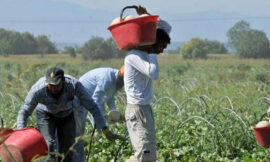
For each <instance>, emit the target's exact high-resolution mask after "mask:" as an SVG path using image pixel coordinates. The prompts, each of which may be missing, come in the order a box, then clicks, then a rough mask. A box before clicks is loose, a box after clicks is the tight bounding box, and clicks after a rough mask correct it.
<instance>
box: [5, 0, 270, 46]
mask: <svg viewBox="0 0 270 162" xmlns="http://www.w3.org/2000/svg"><path fill="white" fill-rule="evenodd" d="M138 4H140V5H142V6H145V7H146V8H147V10H148V11H149V13H152V14H156V15H159V16H160V17H161V18H163V19H165V20H167V21H168V22H169V23H170V24H171V25H172V27H173V28H172V32H171V38H172V41H173V42H185V41H188V40H190V39H191V38H193V37H199V38H206V39H210V40H219V41H222V42H226V41H227V36H226V32H227V31H228V30H229V29H230V28H231V27H232V26H233V25H234V24H235V23H237V22H238V21H240V20H245V21H248V22H249V23H250V25H251V28H253V29H258V30H262V31H264V32H265V33H266V34H267V36H268V38H270V0H185V1H184V0H0V28H5V29H8V30H15V31H19V32H30V33H33V34H34V35H40V34H44V35H47V36H49V38H50V39H51V40H53V41H54V42H67V43H77V44H82V43H84V42H86V41H87V40H89V39H90V38H91V37H93V36H100V37H103V38H108V37H110V36H111V34H110V32H109V31H108V30H107V26H108V25H109V24H110V23H111V21H112V20H113V19H114V18H115V17H117V16H119V13H120V11H121V10H122V8H123V7H125V6H127V5H138ZM128 12H133V14H134V15H135V16H136V13H135V11H132V10H129V11H127V12H126V11H125V13H124V15H128V14H129V13H128ZM131 14H132V13H131Z"/></svg>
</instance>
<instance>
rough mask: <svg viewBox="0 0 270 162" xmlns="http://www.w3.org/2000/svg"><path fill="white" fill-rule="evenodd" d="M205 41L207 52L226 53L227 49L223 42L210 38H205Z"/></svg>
mask: <svg viewBox="0 0 270 162" xmlns="http://www.w3.org/2000/svg"><path fill="white" fill-rule="evenodd" d="M205 43H206V45H207V53H220V54H223V53H227V52H228V51H227V49H226V47H225V45H224V43H221V42H219V41H210V40H207V39H206V40H205Z"/></svg>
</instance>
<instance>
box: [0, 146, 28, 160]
mask: <svg viewBox="0 0 270 162" xmlns="http://www.w3.org/2000/svg"><path fill="white" fill-rule="evenodd" d="M0 159H2V160H3V161H4V162H14V161H16V162H24V161H23V156H22V153H21V152H20V150H19V149H18V148H17V147H16V146H13V145H9V146H6V148H5V147H4V146H3V145H2V146H1V147H0Z"/></svg>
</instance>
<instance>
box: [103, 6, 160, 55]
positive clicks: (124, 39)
mask: <svg viewBox="0 0 270 162" xmlns="http://www.w3.org/2000/svg"><path fill="white" fill-rule="evenodd" d="M126 8H134V6H128V7H125V8H124V9H123V10H122V13H121V15H120V18H121V21H120V22H119V23H117V24H113V25H110V26H109V27H108V30H110V32H111V34H112V37H113V39H114V40H115V42H116V44H117V46H118V48H119V49H120V50H122V49H124V50H125V49H129V48H130V47H135V46H142V45H149V44H153V43H155V41H156V29H157V20H158V16H156V15H155V16H150V15H149V16H144V17H138V18H134V19H130V20H126V21H123V20H122V15H123V11H124V10H125V9H126Z"/></svg>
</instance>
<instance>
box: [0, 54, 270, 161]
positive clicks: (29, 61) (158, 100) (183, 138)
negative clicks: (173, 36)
mask: <svg viewBox="0 0 270 162" xmlns="http://www.w3.org/2000/svg"><path fill="white" fill-rule="evenodd" d="M159 62H160V74H161V75H160V79H159V80H157V81H155V101H154V102H153V105H152V106H153V110H154V114H155V122H156V135H157V146H158V159H159V161H166V162H167V161H254V162H255V161H270V151H269V149H265V148H261V147H259V146H258V145H257V143H256V139H255V137H254V134H253V131H252V129H251V126H252V125H254V124H256V123H257V122H258V120H259V119H260V117H261V115H262V114H263V113H265V112H266V111H267V109H268V107H270V60H269V59H260V60H254V59H237V58H235V57H234V56H233V55H217V54H215V55H214V54H213V55H210V56H209V59H207V60H182V59H181V58H180V56H179V55H162V56H159ZM122 64H123V59H113V60H108V61H101V60H100V61H83V60H82V58H80V57H78V58H76V59H72V58H70V57H69V56H67V55H49V56H47V55H46V56H45V58H40V56H36V55H35V56H33V55H26V56H11V57H7V58H6V57H0V115H1V117H2V118H3V119H4V124H5V125H6V126H7V127H12V128H15V123H16V118H17V112H18V110H19V109H20V106H21V104H22V102H23V100H24V98H25V97H26V94H27V92H28V90H29V88H30V87H31V86H32V84H34V83H35V81H37V80H38V79H39V78H40V77H42V76H44V74H45V72H46V69H48V67H51V66H60V67H62V68H63V69H64V70H65V72H66V73H67V74H70V75H72V76H74V77H76V78H79V77H80V76H81V75H82V74H84V73H85V72H87V71H88V70H90V69H93V68H96V67H113V68H119V67H120V66H121V65H122ZM116 104H117V107H118V108H119V109H120V111H121V112H124V107H125V94H124V91H121V92H120V93H119V94H118V97H117V103H116ZM265 119H266V118H265ZM28 125H29V126H35V113H33V115H32V117H31V118H30V119H29V120H28ZM110 127H112V129H113V130H114V131H115V132H119V133H121V134H124V133H125V125H124V124H121V123H120V124H118V125H114V126H110ZM91 131H92V127H91V126H90V124H88V126H87V131H86V135H85V139H86V141H87V142H86V146H85V150H86V151H88V144H89V143H88V142H89V140H90V134H91ZM101 136H102V135H101V133H97V134H96V135H95V136H94V143H93V145H92V150H91V155H90V159H91V160H90V161H110V160H111V161H113V159H115V157H117V159H118V160H119V161H124V160H125V159H126V158H128V157H129V156H130V155H131V154H132V148H131V145H130V144H129V142H128V141H127V142H126V143H124V144H123V145H121V143H120V142H116V143H115V144H110V143H109V142H108V141H107V140H106V139H105V138H104V137H102V138H101ZM120 146H121V147H122V148H121V149H120V151H119V154H118V155H116V153H117V150H118V149H119V147H120Z"/></svg>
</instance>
